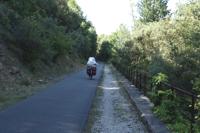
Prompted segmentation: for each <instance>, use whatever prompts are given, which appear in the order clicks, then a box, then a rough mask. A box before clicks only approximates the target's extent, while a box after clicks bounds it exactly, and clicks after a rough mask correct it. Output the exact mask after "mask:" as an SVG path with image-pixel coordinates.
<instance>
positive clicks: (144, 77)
mask: <svg viewBox="0 0 200 133" xmlns="http://www.w3.org/2000/svg"><path fill="white" fill-rule="evenodd" d="M143 83H144V86H143V88H144V95H146V94H147V85H146V84H147V76H146V73H144V74H143Z"/></svg>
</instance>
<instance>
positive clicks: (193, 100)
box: [190, 96, 195, 133]
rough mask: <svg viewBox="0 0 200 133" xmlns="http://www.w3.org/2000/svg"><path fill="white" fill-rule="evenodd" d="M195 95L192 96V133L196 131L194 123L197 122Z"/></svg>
mask: <svg viewBox="0 0 200 133" xmlns="http://www.w3.org/2000/svg"><path fill="white" fill-rule="evenodd" d="M194 105H195V97H194V96H192V109H191V125H190V126H191V129H190V130H191V133H194V123H195V108H194Z"/></svg>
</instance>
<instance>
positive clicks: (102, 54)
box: [99, 41, 113, 61]
mask: <svg viewBox="0 0 200 133" xmlns="http://www.w3.org/2000/svg"><path fill="white" fill-rule="evenodd" d="M112 47H113V46H112V44H111V43H110V42H108V41H104V42H103V43H102V45H101V49H100V51H99V58H100V59H101V60H102V61H108V60H109V59H110V58H111V57H112Z"/></svg>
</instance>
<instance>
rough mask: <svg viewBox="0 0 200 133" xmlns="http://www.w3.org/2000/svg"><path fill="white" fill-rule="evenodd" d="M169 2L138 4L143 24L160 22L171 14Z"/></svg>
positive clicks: (155, 0)
mask: <svg viewBox="0 0 200 133" xmlns="http://www.w3.org/2000/svg"><path fill="white" fill-rule="evenodd" d="M167 3H168V0H141V1H140V3H139V4H138V6H139V12H140V16H141V21H142V22H154V21H159V20H161V19H163V18H165V17H166V15H167V14H169V11H168V10H167Z"/></svg>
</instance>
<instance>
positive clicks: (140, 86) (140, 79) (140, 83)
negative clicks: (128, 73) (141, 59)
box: [139, 73, 142, 91]
mask: <svg viewBox="0 0 200 133" xmlns="http://www.w3.org/2000/svg"><path fill="white" fill-rule="evenodd" d="M139 89H140V91H141V90H142V74H141V73H139Z"/></svg>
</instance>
